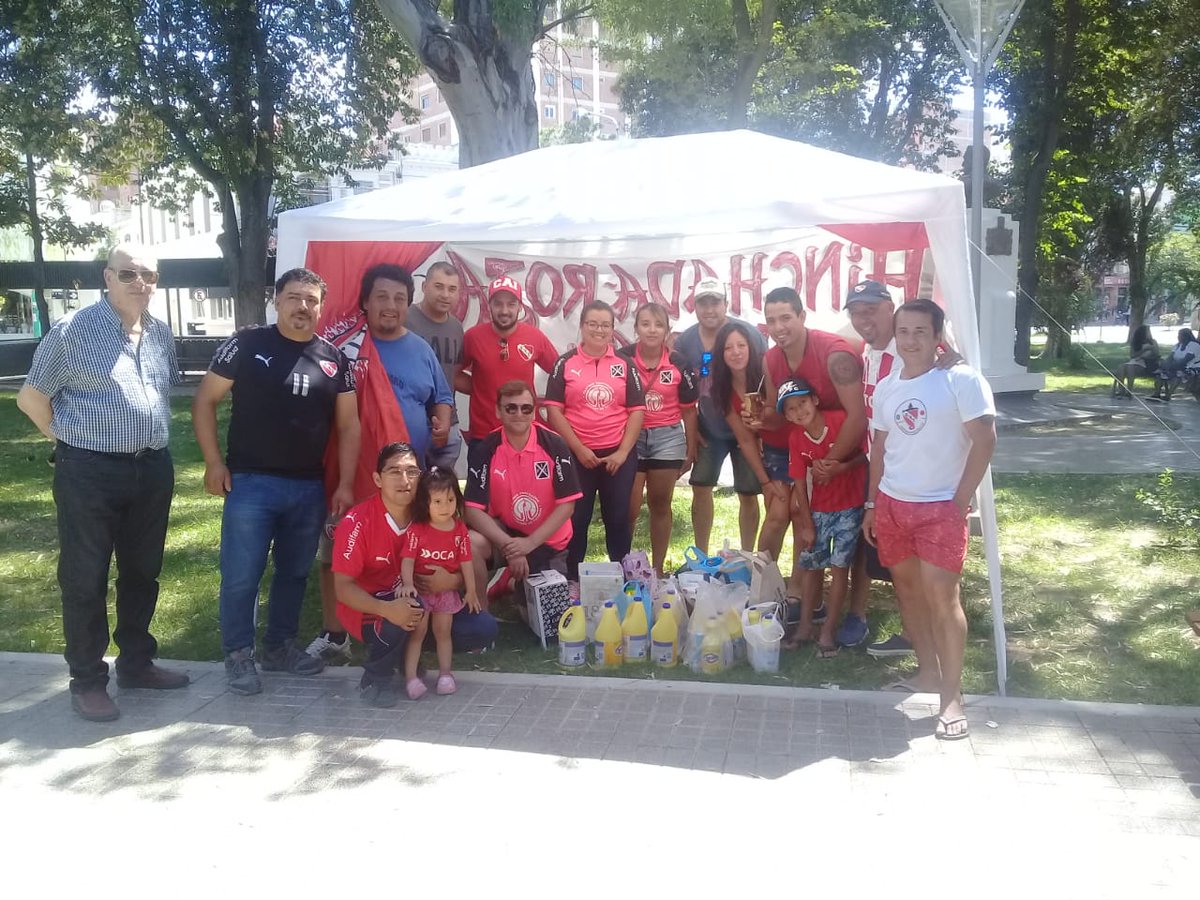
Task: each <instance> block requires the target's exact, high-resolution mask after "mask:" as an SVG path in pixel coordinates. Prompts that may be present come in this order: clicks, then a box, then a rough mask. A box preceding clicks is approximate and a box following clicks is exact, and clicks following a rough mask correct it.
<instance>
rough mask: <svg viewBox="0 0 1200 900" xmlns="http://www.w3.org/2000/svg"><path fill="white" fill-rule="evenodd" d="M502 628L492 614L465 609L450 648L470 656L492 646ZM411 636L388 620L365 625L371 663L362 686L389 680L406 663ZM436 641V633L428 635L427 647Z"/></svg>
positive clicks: (457, 617)
mask: <svg viewBox="0 0 1200 900" xmlns="http://www.w3.org/2000/svg"><path fill="white" fill-rule="evenodd" d="M499 633H500V625H499V623H497V622H496V619H495V617H494V616H493V615H492V614H491V613H489V612H478V613H473V612H471V611H470V610H468V609H462V610H460V611H459V612H456V613H455V614H454V619H453V620H452V621H451V623H450V644H451V645H452V646H453V647H454V652H455V653H470V652H472V651H473V650H483V649H485V648H487V647H490V646H492V644H493V643H495V641H496V635H497V634H499ZM409 634H410V632H407V631H405V630H404V629H403V628H401V627H400V626H399V625H393V624H392V623H391V622H389V621H387V620H386V619H379V620H377V621H376V622H374V623H371V622H365V623H363V635H362V636H363V643H364V644H366V645H367V661H366V662H365V663H363V677H362V684H363V686H364V687H365V686H366V685H368V684H372V683H378V682H383V681H387V680H389V679H390V678H391V677H392V676H393V675H394V674H395V673H396V671H397V670H398V669H399V668H400V666H401V664H402V663H403V662H404V648H405V646H406V645H407V644H408V637H409ZM432 640H433V632H432V631H430V632H429V633H428V634H427V635H426V643H427V644H428V643H429V642H431V641H432Z"/></svg>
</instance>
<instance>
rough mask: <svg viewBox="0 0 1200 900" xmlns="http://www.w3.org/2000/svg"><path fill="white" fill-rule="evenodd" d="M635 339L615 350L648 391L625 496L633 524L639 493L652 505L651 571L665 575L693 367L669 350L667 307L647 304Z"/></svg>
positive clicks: (689, 423)
mask: <svg viewBox="0 0 1200 900" xmlns="http://www.w3.org/2000/svg"><path fill="white" fill-rule="evenodd" d="M633 330H634V332H635V333H636V334H637V338H638V340H637V343H636V344H630V345H629V346H627V347H622V348H621V349H620V350H618V351H617V352H618V353H619V354H620V355H621V356H624V357H625V358H626V359H628V360H629V361H630V362H631V363H632V364H633V366H634V367H635V368H636V369H637V374H638V377H639V378H640V379H641V380H642V385H643V387H644V389H645V394H646V418H645V419H644V420H643V421H642V432H641V434H640V435H639V436H638V442H637V457H638V463H637V465H638V471H637V476H636V477H635V478H634V480H633V496H632V497H631V499H630V501H629V522H630V525H629V527H630V529H631V530H632V529H633V528H634V527H635V526H636V525H637V520H638V514H639V513H640V512H641V507H642V492H643V491H645V494H646V505H647V506H648V507H649V508H650V548H651V555H652V558H653V562H654V570H655V571H656V572H658V574H659V575H662V574H663V565H664V563H665V562H666V556H667V545H668V544H670V543H671V500H672V499H673V497H674V496H675V482H676V481H678V480H679V477H680V476H681V475H683V473H684V472H686V471H687V470H688V469H690V468H691V467H692V462H693V461H695V459H696V450H697V439H698V436H699V435H698V431H697V428H696V401H697V399H698V397H699V394H700V388H699V383H698V381H697V379H696V371H695V370H694V369H692V368H691V367H690V366H688V364H687V362H686V361H685V360H684V358H683V356H682V355H681V354H679V353H673V352H671V351H669V350H668V349H667V344H666V341H667V335H668V334H670V332H671V320H670V318H669V316H668V315H667V310H666V307H664V306H662V305H661V304H659V303H647V304H646V305H645V306H643V307H640V308H639V309H638V311H637V316H635V317H634V320H633Z"/></svg>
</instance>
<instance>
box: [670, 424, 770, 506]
mask: <svg viewBox="0 0 1200 900" xmlns="http://www.w3.org/2000/svg"><path fill="white" fill-rule="evenodd" d="M704 438H705V441H707V443H704V444H701V446H700V447H699V448H698V450H697V453H696V462H695V464H694V465H693V466H692V476H691V478H689V479H688V484H690V485H692V487H716V485H717V480H718V479H719V478H720V477H721V466H723V465H724V464H725V457H727V456H728V457H730V459H731V460H732V461H733V489H734V490H735V491H737V492H738V493H739V494H745V495H748V496H753V495H755V494H761V493H762V487H761V486H760V485H759V483H758V476H756V475H755V474H754V470H753V469H751V468H750V464H749V463H748V462H746V457H744V456H743V455H742V450H741V448H740V447H738V445H737V440H736V439H734V438H716V437H709V436H708V435H704Z"/></svg>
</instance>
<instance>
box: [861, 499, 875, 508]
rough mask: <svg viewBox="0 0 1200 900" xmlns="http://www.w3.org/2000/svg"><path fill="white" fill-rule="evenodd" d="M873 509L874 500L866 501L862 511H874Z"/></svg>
mask: <svg viewBox="0 0 1200 900" xmlns="http://www.w3.org/2000/svg"><path fill="white" fill-rule="evenodd" d="M874 508H875V501H874V500H868V501H867V502H866V503H864V504H863V509H874Z"/></svg>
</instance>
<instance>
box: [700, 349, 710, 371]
mask: <svg viewBox="0 0 1200 900" xmlns="http://www.w3.org/2000/svg"><path fill="white" fill-rule="evenodd" d="M710 363H712V351H711V350H705V351H704V352H703V353H701V354H700V377H701V378H707V377H708V373H709V371H711V370H710Z"/></svg>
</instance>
